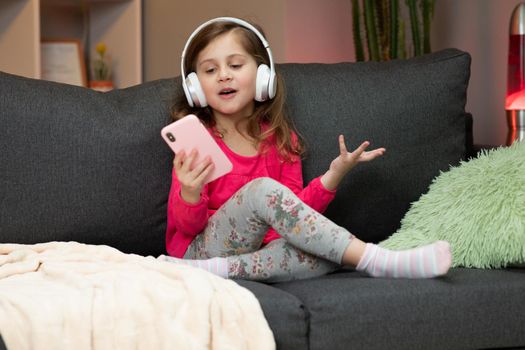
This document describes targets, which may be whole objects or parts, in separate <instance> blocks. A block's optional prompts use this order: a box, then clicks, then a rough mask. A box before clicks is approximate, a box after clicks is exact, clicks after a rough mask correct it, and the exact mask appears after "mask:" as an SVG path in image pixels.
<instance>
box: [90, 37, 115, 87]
mask: <svg viewBox="0 0 525 350" xmlns="http://www.w3.org/2000/svg"><path fill="white" fill-rule="evenodd" d="M95 51H96V58H95V59H94V60H93V62H92V64H91V70H92V79H91V80H90V82H89V87H90V88H92V89H93V90H97V91H102V92H106V91H110V90H112V89H113V81H112V80H111V67H110V63H109V58H108V57H107V56H106V45H105V44H104V43H98V44H97V46H96V47H95Z"/></svg>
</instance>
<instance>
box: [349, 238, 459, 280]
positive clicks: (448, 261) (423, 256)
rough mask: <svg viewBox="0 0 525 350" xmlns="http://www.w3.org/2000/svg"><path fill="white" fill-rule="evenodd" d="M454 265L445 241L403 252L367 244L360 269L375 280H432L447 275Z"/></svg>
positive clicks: (448, 246)
mask: <svg viewBox="0 0 525 350" xmlns="http://www.w3.org/2000/svg"><path fill="white" fill-rule="evenodd" d="M451 265H452V254H451V253H450V244H449V243H448V242H445V241H437V242H434V243H432V244H429V245H426V246H423V247H418V248H414V249H408V250H402V251H394V250H388V249H384V248H381V247H379V246H377V245H375V244H371V243H367V244H366V248H365V252H364V254H363V256H362V257H361V260H360V261H359V264H357V267H356V269H357V270H358V271H364V272H366V273H367V274H369V275H370V276H373V277H393V278H432V277H436V276H441V275H444V274H446V273H447V271H448V270H449V269H450V266H451Z"/></svg>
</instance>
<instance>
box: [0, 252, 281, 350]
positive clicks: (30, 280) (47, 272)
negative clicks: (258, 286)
mask: <svg viewBox="0 0 525 350" xmlns="http://www.w3.org/2000/svg"><path fill="white" fill-rule="evenodd" d="M0 334H1V335H2V337H3V338H4V341H5V343H6V345H7V348H8V349H17V350H19V349H54V350H59V349H68V350H69V349H75V350H83V349H126V350H127V349H185V350H186V349H274V348H275V342H274V339H273V334H272V332H271V330H270V328H269V326H268V323H267V322H266V319H265V318H264V315H263V313H262V310H261V307H260V305H259V302H258V301H257V299H256V298H255V297H254V295H253V294H252V293H251V292H250V291H248V290H247V289H245V288H243V287H241V286H239V285H238V284H236V283H235V282H233V281H229V280H225V279H222V278H220V277H217V276H215V275H212V274H210V273H208V272H206V271H204V270H201V269H196V268H192V267H189V266H185V265H176V264H173V263H169V262H164V261H158V260H156V259H155V258H153V257H142V256H139V255H132V254H124V253H122V252H120V251H118V250H116V249H113V248H111V247H108V246H95V245H86V244H80V243H76V242H50V243H42V244H36V245H20V244H0Z"/></svg>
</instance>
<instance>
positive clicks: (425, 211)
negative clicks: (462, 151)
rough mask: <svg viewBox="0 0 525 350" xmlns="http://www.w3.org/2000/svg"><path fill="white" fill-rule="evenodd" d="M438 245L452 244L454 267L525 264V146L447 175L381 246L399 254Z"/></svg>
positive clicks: (506, 149) (491, 153)
mask: <svg viewBox="0 0 525 350" xmlns="http://www.w3.org/2000/svg"><path fill="white" fill-rule="evenodd" d="M436 240H445V241H448V242H449V243H450V244H451V247H452V254H453V266H454V267H476V268H500V267H506V266H509V265H521V264H524V263H525V142H515V143H514V144H513V145H512V146H510V147H500V148H498V149H496V150H492V151H488V152H487V151H485V152H483V153H482V154H480V155H479V157H478V158H475V159H471V160H470V161H468V162H461V164H460V165H459V166H457V167H452V168H451V169H450V170H449V171H447V172H444V173H441V174H440V175H439V176H438V177H436V178H435V179H434V181H433V182H432V184H431V185H430V187H429V191H428V193H426V194H424V195H422V196H421V198H420V199H419V200H418V201H417V202H414V203H412V205H411V208H410V210H409V211H408V212H407V214H406V215H405V217H404V218H403V220H402V221H401V228H400V229H399V230H398V231H397V232H395V233H394V234H393V235H392V236H390V237H389V238H388V239H386V240H385V241H383V242H381V243H380V245H381V246H382V247H385V248H390V249H396V250H397V249H407V248H413V247H417V246H421V245H424V244H428V243H431V242H434V241H436Z"/></svg>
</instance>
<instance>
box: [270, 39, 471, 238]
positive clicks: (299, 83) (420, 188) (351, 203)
mask: <svg viewBox="0 0 525 350" xmlns="http://www.w3.org/2000/svg"><path fill="white" fill-rule="evenodd" d="M280 70H281V71H282V73H283V75H284V78H285V82H286V87H287V91H288V98H287V105H288V106H289V110H290V114H291V116H292V118H293V120H294V121H295V124H296V126H297V128H298V129H299V131H300V133H301V134H302V135H303V136H304V138H305V139H306V146H307V154H306V159H305V161H304V162H303V173H304V178H305V183H306V182H307V181H308V180H310V179H312V178H314V177H316V176H318V175H320V174H322V173H324V172H325V171H326V170H327V169H328V167H329V166H330V162H331V161H332V160H333V159H334V158H335V157H336V156H337V155H338V153H339V145H338V135H339V134H343V135H344V136H345V140H346V146H347V148H348V150H349V151H350V150H354V149H355V148H357V147H358V146H359V145H360V144H361V143H362V142H363V141H365V140H369V141H370V142H371V145H370V147H369V149H373V148H377V147H385V148H386V153H385V155H384V156H383V157H382V158H380V159H376V160H374V161H373V162H370V163H364V164H360V165H358V166H357V167H356V168H354V169H353V170H352V171H351V172H350V173H349V174H348V175H347V176H346V178H345V179H344V180H343V183H342V184H341V185H340V187H339V189H338V193H337V196H336V198H335V200H334V201H333V202H332V203H331V204H330V206H329V207H328V210H327V212H326V215H327V216H328V217H329V218H331V219H333V220H334V221H335V222H336V223H337V224H339V225H341V226H344V227H346V228H348V229H349V230H350V231H351V232H353V233H354V234H355V235H356V236H358V237H359V238H361V239H364V240H366V241H372V242H379V241H381V240H383V239H385V238H386V237H388V236H389V235H391V234H392V233H393V232H395V231H396V230H397V229H398V228H399V226H400V221H401V219H402V218H403V216H404V214H405V213H406V212H407V210H408V209H409V206H410V203H411V202H414V201H416V200H417V199H418V198H419V196H420V195H421V194H422V193H424V192H426V190H427V189H428V186H429V185H430V183H431V181H432V179H433V178H434V177H435V176H437V175H438V174H439V172H440V171H443V170H447V169H448V168H449V166H450V165H457V164H458V163H459V160H460V159H463V158H464V157H465V154H466V147H467V141H468V140H470V138H468V137H467V133H466V129H467V125H469V124H468V123H469V122H470V116H469V115H467V114H466V113H465V103H466V92H467V85H468V80H469V77H470V55H469V54H467V53H465V52H461V51H459V50H456V49H447V50H443V51H439V52H436V53H433V54H430V55H424V56H420V57H417V58H413V59H407V60H394V61H390V62H361V63H340V64H328V65H327V64H286V65H284V66H281V67H280Z"/></svg>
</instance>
